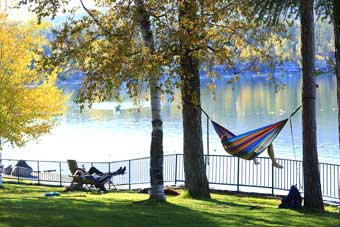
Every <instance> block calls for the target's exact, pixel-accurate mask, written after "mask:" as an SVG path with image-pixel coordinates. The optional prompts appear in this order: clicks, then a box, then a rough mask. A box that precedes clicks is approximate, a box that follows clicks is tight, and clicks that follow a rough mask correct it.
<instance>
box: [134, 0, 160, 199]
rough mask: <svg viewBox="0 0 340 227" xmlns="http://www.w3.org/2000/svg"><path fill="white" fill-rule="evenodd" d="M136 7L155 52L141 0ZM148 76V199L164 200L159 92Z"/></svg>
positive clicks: (156, 81) (155, 79)
mask: <svg viewBox="0 0 340 227" xmlns="http://www.w3.org/2000/svg"><path fill="white" fill-rule="evenodd" d="M135 4H136V7H137V20H138V23H139V26H140V29H141V32H142V35H143V39H144V42H145V45H146V47H147V48H149V50H150V52H151V53H154V52H155V47H154V40H153V34H152V31H151V26H150V16H149V15H148V12H147V11H146V10H145V7H144V3H143V1H142V0H135ZM149 76H150V82H149V85H150V96H151V100H150V101H151V115H152V134H151V148H150V159H151V160H150V179H151V192H150V199H155V200H160V201H165V200H166V199H165V194H164V180H163V122H162V116H161V92H160V88H159V77H158V75H155V74H152V75H149Z"/></svg>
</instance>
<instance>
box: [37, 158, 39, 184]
mask: <svg viewBox="0 0 340 227" xmlns="http://www.w3.org/2000/svg"><path fill="white" fill-rule="evenodd" d="M37 168H38V185H39V184H40V165H39V161H37Z"/></svg>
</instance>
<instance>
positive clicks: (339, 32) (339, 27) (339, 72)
mask: <svg viewBox="0 0 340 227" xmlns="http://www.w3.org/2000/svg"><path fill="white" fill-rule="evenodd" d="M333 6H334V21H333V25H334V39H335V74H336V87H337V89H336V91H337V92H336V93H337V103H338V137H339V146H340V1H339V0H333Z"/></svg>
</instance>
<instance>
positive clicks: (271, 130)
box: [202, 106, 301, 160]
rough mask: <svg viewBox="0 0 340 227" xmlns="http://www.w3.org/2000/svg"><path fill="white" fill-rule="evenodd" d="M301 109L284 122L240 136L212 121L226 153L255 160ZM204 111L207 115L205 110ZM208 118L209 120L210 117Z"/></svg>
mask: <svg viewBox="0 0 340 227" xmlns="http://www.w3.org/2000/svg"><path fill="white" fill-rule="evenodd" d="M300 108H301V106H300V107H299V108H297V109H296V110H295V111H294V112H293V113H292V114H291V115H290V116H289V117H288V118H286V119H284V120H282V121H279V122H276V123H274V124H270V125H267V126H264V127H261V128H258V129H255V130H252V131H250V132H246V133H243V134H240V135H235V134H234V133H232V132H231V131H229V130H228V129H226V128H224V127H223V126H221V125H220V124H218V123H216V122H215V121H212V120H211V123H212V124H213V126H214V128H215V131H216V133H217V134H218V136H219V137H220V139H221V143H222V145H223V148H224V149H225V150H226V152H228V153H229V154H231V155H233V156H237V157H239V158H243V159H246V160H253V159H255V158H256V157H257V156H259V155H260V154H261V153H262V152H263V151H264V150H265V149H267V148H268V146H269V145H271V144H272V142H273V140H274V139H275V138H276V137H277V135H278V134H279V133H280V131H281V130H282V128H283V127H284V126H285V124H286V123H287V121H288V120H289V119H291V117H292V116H293V115H294V114H295V113H296V112H297V111H298V110H299V109H300ZM202 111H203V112H204V113H205V111H204V110H202ZM205 114H206V113H205ZM206 115H207V114H206ZM207 117H208V118H209V116H208V115H207Z"/></svg>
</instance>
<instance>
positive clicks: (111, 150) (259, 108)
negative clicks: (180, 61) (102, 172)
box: [3, 74, 340, 164]
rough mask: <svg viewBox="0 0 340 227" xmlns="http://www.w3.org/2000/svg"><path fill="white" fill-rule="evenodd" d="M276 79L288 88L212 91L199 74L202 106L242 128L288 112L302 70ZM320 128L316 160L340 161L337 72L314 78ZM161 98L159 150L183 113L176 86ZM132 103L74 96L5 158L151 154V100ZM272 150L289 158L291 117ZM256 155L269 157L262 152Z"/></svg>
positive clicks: (256, 85)
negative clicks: (171, 95)
mask: <svg viewBox="0 0 340 227" xmlns="http://www.w3.org/2000/svg"><path fill="white" fill-rule="evenodd" d="M280 80H281V81H282V82H283V83H285V84H286V88H285V89H283V90H280V91H278V92H275V90H274V88H273V87H271V86H270V83H269V82H268V81H267V80H266V77H265V76H254V77H253V76H241V77H240V79H239V81H237V82H235V83H234V84H233V85H227V83H226V81H227V78H224V79H223V80H221V81H218V82H217V84H216V85H217V86H216V90H215V95H213V94H212V93H211V91H210V90H209V89H208V88H207V83H208V81H207V79H203V78H202V79H201V85H202V89H201V92H202V94H201V96H202V107H203V108H204V109H205V111H206V112H207V113H208V114H209V115H210V116H211V118H212V119H213V120H215V121H217V122H219V123H220V124H222V125H224V126H225V127H226V128H228V129H229V130H231V131H232V132H234V133H235V134H239V133H242V132H246V131H250V130H253V129H255V128H258V127H262V126H265V125H267V124H271V123H274V122H276V121H279V120H281V119H284V118H286V117H288V116H289V114H290V113H291V112H292V111H293V110H294V109H296V108H297V107H298V106H299V105H300V104H301V77H300V75H299V74H293V75H291V74H290V75H286V76H284V77H282V78H280ZM79 83H80V82H79V81H78V82H77V81H72V82H69V81H68V82H61V83H60V85H59V86H60V87H61V88H63V90H64V93H65V94H70V93H73V94H75V93H76V90H77V88H78V86H79ZM317 83H318V85H319V87H318V88H317V135H318V152H319V160H320V161H321V162H329V163H337V164H340V152H339V148H338V132H337V105H336V78H335V76H334V75H324V76H320V77H318V78H317ZM166 100H167V99H166V98H164V99H163V103H162V104H163V107H162V110H163V112H162V114H163V121H164V153H165V154H174V153H182V149H183V148H182V146H183V142H182V140H183V133H182V114H181V109H180V108H179V106H180V105H179V104H180V93H179V91H177V92H176V95H175V101H174V102H173V103H168V102H167V101H166ZM143 102H144V105H143V107H141V108H140V109H137V108H135V107H134V106H133V104H132V103H131V101H129V100H126V101H124V102H123V103H121V107H120V111H119V112H117V111H115V108H116V106H117V105H118V104H117V103H113V102H104V103H96V104H94V106H93V108H92V109H85V110H84V111H83V112H82V113H80V112H79V107H78V106H77V105H76V104H75V103H74V102H72V101H70V102H69V103H68V104H67V105H68V109H67V112H66V113H65V115H64V116H63V117H62V119H61V120H60V124H59V126H57V127H56V128H55V129H53V131H52V132H51V134H49V135H45V136H43V137H41V138H40V140H39V141H38V142H30V143H29V144H28V145H27V146H26V147H23V148H20V149H19V148H11V147H5V149H4V150H3V158H6V159H8V158H14V159H30V160H34V159H37V160H58V161H59V160H60V161H64V160H66V159H77V160H79V161H114V160H123V159H133V158H139V157H147V156H149V150H150V139H151V123H150V116H151V114H150V112H151V109H150V104H149V103H148V102H146V101H143V100H142V103H143ZM292 122H293V133H294V142H295V150H296V158H297V159H299V160H301V159H302V156H301V152H302V140H301V138H302V131H301V111H299V112H298V113H297V114H296V115H295V116H294V117H293V120H292ZM202 123H203V124H202V125H203V142H204V148H205V152H206V131H207V130H206V118H205V116H204V115H202ZM209 129H210V130H209V132H210V137H209V141H210V154H216V155H217V154H218V155H224V154H226V153H225V151H224V150H223V148H222V146H221V144H220V141H219V138H218V137H217V135H216V134H215V132H214V131H213V127H212V125H210V127H209ZM274 149H275V154H276V157H279V158H290V159H294V152H293V148H292V141H291V133H290V127H289V124H287V125H286V126H285V127H284V129H283V130H282V131H281V133H280V134H279V136H278V137H277V138H276V139H275V141H274ZM261 156H267V152H264V153H263V154H262V155H261Z"/></svg>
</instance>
